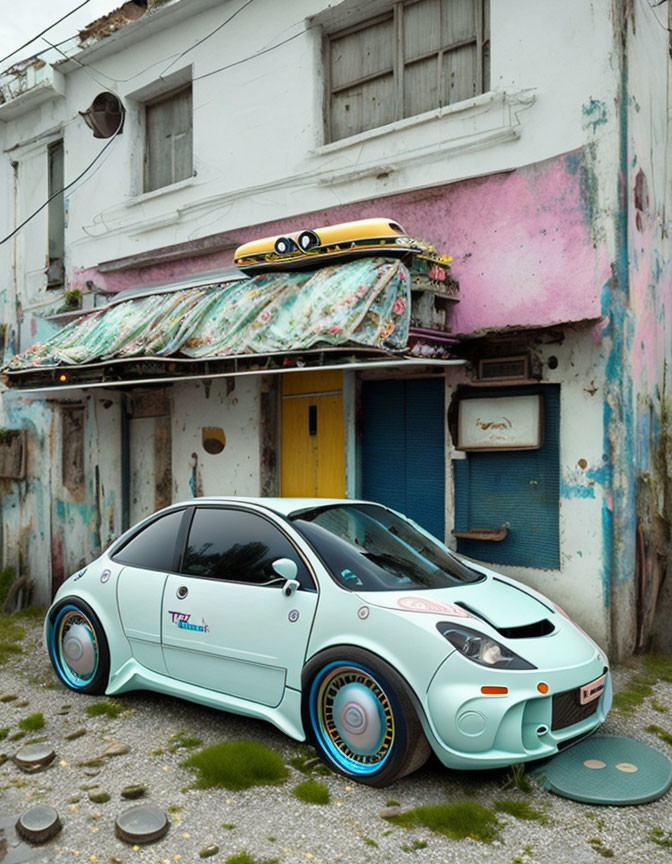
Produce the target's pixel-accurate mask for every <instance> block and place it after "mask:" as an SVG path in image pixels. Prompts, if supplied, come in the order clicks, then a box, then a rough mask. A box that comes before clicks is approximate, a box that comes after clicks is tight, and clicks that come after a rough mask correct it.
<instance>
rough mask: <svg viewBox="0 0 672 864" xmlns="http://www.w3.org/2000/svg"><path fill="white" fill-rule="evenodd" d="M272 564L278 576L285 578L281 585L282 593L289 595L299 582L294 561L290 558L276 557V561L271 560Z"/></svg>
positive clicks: (297, 570) (298, 585)
mask: <svg viewBox="0 0 672 864" xmlns="http://www.w3.org/2000/svg"><path fill="white" fill-rule="evenodd" d="M272 566H273V570H274V571H275V572H276V573H277V574H278V576H280V577H281V578H282V579H284V580H285V584H284V585H283V586H282V593H283V594H284V595H285V597H291V596H292V594H293V593H294V592H295V591H296V590H297V588H299V587H300V583H299V582H298V581H297V578H296V577H297V575H298V573H299V568H298V567H297V565H296V561H292V559H291V558H278V560H277V561H274V562H273V565H272Z"/></svg>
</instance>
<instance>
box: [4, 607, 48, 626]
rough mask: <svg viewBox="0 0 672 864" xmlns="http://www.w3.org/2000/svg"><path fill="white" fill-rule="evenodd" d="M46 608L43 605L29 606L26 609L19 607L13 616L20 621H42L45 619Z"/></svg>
mask: <svg viewBox="0 0 672 864" xmlns="http://www.w3.org/2000/svg"><path fill="white" fill-rule="evenodd" d="M45 614H46V613H45V610H44V609H43V608H42V606H27V607H26V608H25V609H19V610H18V611H17V612H14V614H13V615H12V618H14V619H16V620H18V621H40V622H42V621H43V620H44V616H45Z"/></svg>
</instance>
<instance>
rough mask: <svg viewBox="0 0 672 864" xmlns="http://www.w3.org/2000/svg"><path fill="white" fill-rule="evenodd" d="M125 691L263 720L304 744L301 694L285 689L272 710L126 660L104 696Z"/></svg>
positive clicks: (111, 679)
mask: <svg viewBox="0 0 672 864" xmlns="http://www.w3.org/2000/svg"><path fill="white" fill-rule="evenodd" d="M129 690H153V691H155V692H156V693H165V694H166V695H167V696H179V697H180V698H181V699H186V700H187V701H188V702H196V703H198V704H199V705H207V706H208V707H209V708H218V709H219V710H221V711H230V712H231V713H232V714H242V715H243V716H244V717H255V718H257V719H259V720H267V721H268V722H269V723H272V724H273V725H274V726H277V728H278V729H280V731H281V732H284V733H285V735H288V736H289V737H290V738H294V739H295V740H297V741H305V740H306V735H305V733H304V731H303V723H302V722H301V693H300V692H299V691H298V690H292V689H290V688H289V687H285V691H284V695H283V697H282V700H281V702H280V704H279V705H278V706H277V707H276V708H269V707H268V706H266V705H259V704H257V703H256V702H248V701H246V700H245V699H239V698H237V697H236V696H227V695H226V694H225V693H215V692H213V691H212V690H206V689H205V688H204V687H197V686H195V685H194V684H187V683H186V682H185V681H177V680H176V679H174V678H168V676H166V675H161V674H159V673H158V672H152V671H151V670H150V669H147V668H146V667H144V666H141V665H140V664H139V663H138V662H137V661H136V660H127V661H126V663H124V665H123V666H122V667H121V668H120V669H118V670H117V671H116V672H114V673H113V674H112V675H110V681H109V683H108V685H107V690H106V691H105V692H106V693H107V695H108V696H114V695H116V694H119V693H126V692H128V691H129Z"/></svg>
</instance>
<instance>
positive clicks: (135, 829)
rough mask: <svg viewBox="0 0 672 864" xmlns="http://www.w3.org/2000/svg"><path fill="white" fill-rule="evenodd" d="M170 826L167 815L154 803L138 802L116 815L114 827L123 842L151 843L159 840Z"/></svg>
mask: <svg viewBox="0 0 672 864" xmlns="http://www.w3.org/2000/svg"><path fill="white" fill-rule="evenodd" d="M169 827H170V823H169V822H168V817H167V816H166V814H165V813H164V812H163V810H162V809H161V808H160V807H157V806H156V805H155V804H139V805H138V806H137V807H130V808H129V809H128V810H124V812H123V813H120V814H119V816H117V821H116V822H115V824H114V828H115V831H116V834H117V837H118V838H119V839H120V840H123V841H124V842H125V843H132V844H140V843H153V842H154V841H155V840H160V839H161V837H163V836H164V835H165V834H166V832H167V831H168V828H169Z"/></svg>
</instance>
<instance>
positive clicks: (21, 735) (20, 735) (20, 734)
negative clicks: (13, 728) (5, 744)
mask: <svg viewBox="0 0 672 864" xmlns="http://www.w3.org/2000/svg"><path fill="white" fill-rule="evenodd" d="M25 737H26V733H25V732H15V733H14V734H13V735H10V736H9V738H8V739H7V740H8V741H20V740H21V739H22V738H25Z"/></svg>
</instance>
